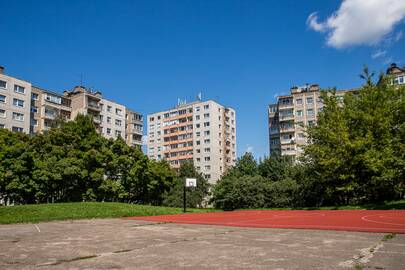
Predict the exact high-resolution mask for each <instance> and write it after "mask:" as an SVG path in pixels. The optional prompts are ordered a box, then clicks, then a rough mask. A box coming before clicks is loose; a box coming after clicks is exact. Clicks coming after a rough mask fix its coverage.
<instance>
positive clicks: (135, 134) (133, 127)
mask: <svg viewBox="0 0 405 270" xmlns="http://www.w3.org/2000/svg"><path fill="white" fill-rule="evenodd" d="M125 123H126V124H125V136H126V138H125V139H126V141H127V144H128V145H131V146H136V147H139V148H141V147H142V136H143V118H142V115H141V114H139V113H137V112H135V111H132V110H130V109H126V115H125Z"/></svg>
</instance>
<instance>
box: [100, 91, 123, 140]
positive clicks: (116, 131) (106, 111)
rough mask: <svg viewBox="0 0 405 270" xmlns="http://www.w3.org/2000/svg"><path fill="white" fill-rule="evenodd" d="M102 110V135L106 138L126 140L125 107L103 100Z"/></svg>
mask: <svg viewBox="0 0 405 270" xmlns="http://www.w3.org/2000/svg"><path fill="white" fill-rule="evenodd" d="M100 110H101V111H100V120H101V134H102V135H103V136H104V137H106V138H118V137H121V138H123V139H125V115H126V108H125V106H124V105H121V104H118V103H115V102H112V101H109V100H107V99H101V100H100Z"/></svg>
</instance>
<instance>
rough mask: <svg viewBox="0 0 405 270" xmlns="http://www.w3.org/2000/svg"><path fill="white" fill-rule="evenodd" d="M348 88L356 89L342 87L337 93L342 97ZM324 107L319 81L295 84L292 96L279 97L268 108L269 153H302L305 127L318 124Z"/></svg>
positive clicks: (304, 142) (295, 155)
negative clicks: (318, 118)
mask: <svg viewBox="0 0 405 270" xmlns="http://www.w3.org/2000/svg"><path fill="white" fill-rule="evenodd" d="M349 91H350V92H351V91H354V90H340V91H337V93H336V95H337V97H338V99H343V96H344V94H345V93H347V92H349ZM322 108H323V103H322V100H321V99H320V89H319V85H317V84H312V85H306V86H303V87H292V88H291V89H290V95H285V96H279V97H277V103H275V104H270V105H269V107H268V120H269V144H270V154H273V152H277V153H280V154H281V155H283V156H284V155H287V156H291V157H293V158H297V157H299V156H301V155H302V153H303V146H305V145H306V144H307V138H306V133H305V129H306V127H307V126H311V125H314V124H315V123H316V121H317V116H318V113H319V112H320V111H322Z"/></svg>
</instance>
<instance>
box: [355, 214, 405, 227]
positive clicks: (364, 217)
mask: <svg viewBox="0 0 405 270" xmlns="http://www.w3.org/2000/svg"><path fill="white" fill-rule="evenodd" d="M376 216H380V217H381V215H368V216H362V217H361V219H362V220H364V221H368V222H374V223H380V224H387V225H396V226H405V224H398V223H390V222H383V221H376V220H372V219H368V217H376ZM383 217H384V216H383ZM385 217H387V216H385Z"/></svg>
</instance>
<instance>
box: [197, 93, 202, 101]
mask: <svg viewBox="0 0 405 270" xmlns="http://www.w3.org/2000/svg"><path fill="white" fill-rule="evenodd" d="M197 100H198V101H201V100H202V93H201V91H200V92H199V93H198V95H197Z"/></svg>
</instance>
